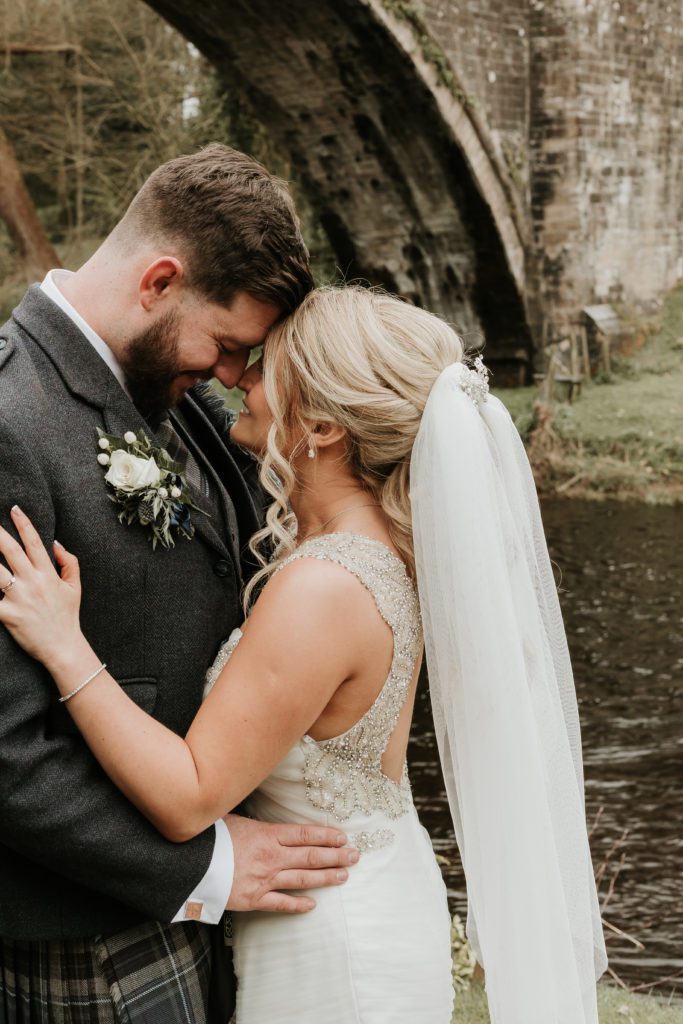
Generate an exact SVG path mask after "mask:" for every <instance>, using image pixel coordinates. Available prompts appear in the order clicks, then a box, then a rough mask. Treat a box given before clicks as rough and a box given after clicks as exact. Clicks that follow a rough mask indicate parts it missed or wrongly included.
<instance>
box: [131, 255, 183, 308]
mask: <svg viewBox="0 0 683 1024" xmlns="http://www.w3.org/2000/svg"><path fill="white" fill-rule="evenodd" d="M184 276H185V271H184V269H183V265H182V263H181V262H180V260H179V259H177V258H176V257H175V256H159V257H158V258H157V259H155V260H154V262H153V263H150V265H149V266H148V267H147V268H146V270H145V271H144V272H143V274H142V277H141V278H140V282H139V284H138V294H139V296H140V305H141V306H142V308H143V309H145V310H146V311H147V312H148V313H149V312H150V311H151V310H152V309H153V308H155V307H157V304H158V303H159V302H163V301H164V300H165V299H167V298H168V297H169V296H170V295H177V290H178V286H179V285H180V283H181V282H182V280H183V278H184Z"/></svg>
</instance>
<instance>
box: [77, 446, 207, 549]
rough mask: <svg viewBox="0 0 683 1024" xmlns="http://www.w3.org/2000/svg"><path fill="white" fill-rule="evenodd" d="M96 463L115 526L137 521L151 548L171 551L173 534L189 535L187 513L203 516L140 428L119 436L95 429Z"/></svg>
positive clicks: (173, 466)
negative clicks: (148, 536)
mask: <svg viewBox="0 0 683 1024" xmlns="http://www.w3.org/2000/svg"><path fill="white" fill-rule="evenodd" d="M97 433H98V435H99V442H98V446H99V449H100V451H99V454H98V456H97V461H98V462H99V464H100V465H101V466H103V467H106V469H107V472H106V473H105V474H104V479H105V481H106V484H107V489H108V491H109V497H110V499H111V500H112V501H113V502H114V503H115V504H116V505H118V507H119V512H118V519H119V522H120V523H126V524H127V525H128V526H130V525H131V523H135V522H138V523H140V525H141V526H149V527H150V528H151V541H152V547H153V548H154V549H156V546H157V544H161V546H162V547H164V548H167V549H168V548H172V547H175V541H174V540H173V532H175V533H176V534H178V535H180V536H182V537H186V538H187V539H188V540H189V539H190V538H192V537H193V536H194V526H193V524H192V518H191V516H190V509H194V510H195V511H196V512H202V515H207V513H206V512H203V511H202V509H200V508H199V507H198V506H197V505H195V504H194V502H193V501H192V500H191V498H190V495H189V491H188V487H187V483H186V482H185V479H184V477H183V473H182V466H180V465H178V463H177V462H173V460H172V459H171V457H170V455H169V454H168V452H167V451H166V450H165V449H164V448H159V447H157V446H155V445H153V444H152V442H151V441H150V439H149V438H148V437H147V435H146V434H145V432H144V430H140V431H138V433H137V434H135V433H134V432H133V431H132V430H127V431H126V433H125V434H124V435H123V437H116V436H115V435H114V434H105V432H104V431H103V430H100V428H99V427H98V428H97Z"/></svg>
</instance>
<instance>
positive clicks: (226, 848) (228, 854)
mask: <svg viewBox="0 0 683 1024" xmlns="http://www.w3.org/2000/svg"><path fill="white" fill-rule="evenodd" d="M71 273H72V271H70V270H50V271H49V272H48V273H47V275H46V277H45V279H44V281H43V282H42V284H41V286H40V287H41V290H42V291H43V292H45V294H46V295H47V297H48V298H49V299H52V301H53V302H54V303H56V305H57V306H59V308H60V309H61V310H63V312H64V313H66V315H67V316H68V317H69V319H70V320H73V322H74V323H75V324H76V327H78V329H79V331H80V332H81V334H83V335H85V337H86V338H87V339H88V341H89V342H90V344H91V345H92V347H93V348H94V349H95V351H96V352H97V354H98V355H99V356H101V358H102V359H104V361H105V363H106V364H107V366H108V367H109V369H110V370H111V372H112V373H113V374H114V376H115V377H116V379H117V381H118V382H119V384H120V385H121V387H122V388H123V390H124V391H125V392H126V394H127V395H128V397H129V398H130V395H129V394H128V390H127V388H126V382H125V376H124V373H123V369H122V367H121V364H120V363H119V361H118V359H117V358H116V356H115V355H114V353H113V352H112V350H111V349H110V348H109V346H108V345H107V343H106V342H105V341H103V340H102V338H100V336H99V334H96V333H95V331H93V329H92V327H90V325H89V324H87V323H86V322H85V320H84V319H83V317H82V316H81V315H80V313H78V312H77V310H75V309H74V307H73V306H72V305H71V303H70V302H69V301H68V299H66V298H65V297H64V295H63V294H62V292H61V291H60V290H59V283H60V281H64V280H65V279H66V278H68V277H69V275H70V274H71ZM214 829H215V832H216V841H215V843H214V848H213V856H212V857H211V863H210V864H209V868H208V871H207V872H206V874H205V875H204V877H203V878H202V879H201V881H200V882H199V883H198V885H197V886H196V888H195V889H193V891H192V892H191V893H190V895H189V896H188V898H187V899H186V900H184V901H183V904H182V906H181V907H180V909H179V910H178V913H177V914H176V915H175V917H174V918H173V919H172V923H175V922H176V921H188V920H193V921H204V922H205V923H206V924H218V922H219V921H220V919H221V915H222V913H223V911H224V910H225V905H226V903H227V902H228V897H229V896H230V890H231V889H232V882H233V877H234V873H235V858H234V854H233V849H232V840H231V839H230V833H229V831H228V829H227V827H226V824H225V822H224V821H222V820H219V821H217V822H216V823H215V825H214Z"/></svg>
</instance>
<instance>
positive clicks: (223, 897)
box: [171, 819, 235, 924]
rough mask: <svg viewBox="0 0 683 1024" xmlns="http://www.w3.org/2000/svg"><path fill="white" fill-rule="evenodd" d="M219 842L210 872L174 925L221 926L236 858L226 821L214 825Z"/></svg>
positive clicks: (173, 921)
mask: <svg viewBox="0 0 683 1024" xmlns="http://www.w3.org/2000/svg"><path fill="white" fill-rule="evenodd" d="M214 828H215V830H216V841H215V843H214V847H213V856H212V857H211V863H210V864H209V869H208V871H207V872H206V874H205V875H204V877H203V878H202V880H201V881H200V882H199V883H198V885H197V886H196V887H195V888H194V889H193V890H192V892H191V893H190V895H189V896H188V898H187V899H186V900H185V901H184V902H183V905H182V907H181V908H180V910H179V911H178V913H177V914H176V915H175V917H174V918H173V920H172V922H171V924H176V923H177V922H178V921H203V922H204V924H218V922H219V921H220V919H221V917H222V916H223V911H224V910H225V908H226V905H227V902H228V899H229V897H230V891H231V889H232V882H233V878H234V875H235V857H234V854H233V850H232V840H231V838H230V833H229V831H228V827H227V825H226V824H225V822H224V821H223V820H222V819H221V820H219V821H217V822H215V824H214Z"/></svg>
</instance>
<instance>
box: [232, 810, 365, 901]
mask: <svg viewBox="0 0 683 1024" xmlns="http://www.w3.org/2000/svg"><path fill="white" fill-rule="evenodd" d="M224 820H225V824H226V825H227V826H228V829H229V831H230V838H231V839H232V844H233V849H234V855H235V877H234V881H233V885H232V890H231V892H230V898H229V900H228V906H227V909H228V910H268V911H279V912H280V913H287V914H302V913H305V912H306V911H308V910H312V909H313V908H314V906H315V901H314V900H313V899H311V898H310V897H308V896H292V895H291V894H290V892H289V890H297V889H320V888H323V887H326V886H330V885H341V884H343V883H344V882H345V881H346V879H347V877H348V872H347V870H346V868H347V867H350V866H351V865H353V864H355V863H356V862H357V861H358V858H359V856H360V854H359V853H358V850H356V849H354V848H353V847H349V846H346V845H345V844H346V836H345V835H344V833H343V832H340V831H339V830H338V829H334V828H324V827H323V826H322V825H270V824H266V823H265V822H262V821H254V820H253V819H251V818H243V817H241V816H240V815H238V814H228V815H226V817H225V819H224ZM283 890H287V891H283Z"/></svg>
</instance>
